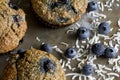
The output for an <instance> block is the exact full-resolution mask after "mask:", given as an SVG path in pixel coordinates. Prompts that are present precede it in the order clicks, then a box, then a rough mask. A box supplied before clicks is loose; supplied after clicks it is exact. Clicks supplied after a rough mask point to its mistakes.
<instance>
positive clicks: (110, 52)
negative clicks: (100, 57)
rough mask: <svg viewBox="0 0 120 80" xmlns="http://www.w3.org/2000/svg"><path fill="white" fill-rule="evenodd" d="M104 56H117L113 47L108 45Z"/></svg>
mask: <svg viewBox="0 0 120 80" xmlns="http://www.w3.org/2000/svg"><path fill="white" fill-rule="evenodd" d="M104 56H105V57H107V58H114V57H116V56H117V53H116V51H115V49H114V48H113V47H108V48H106V49H105V51H104Z"/></svg>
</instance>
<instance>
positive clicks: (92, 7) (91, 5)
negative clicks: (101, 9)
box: [87, 1, 98, 12]
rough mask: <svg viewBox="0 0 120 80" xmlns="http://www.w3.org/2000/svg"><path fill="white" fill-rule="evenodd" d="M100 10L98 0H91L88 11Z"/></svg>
mask: <svg viewBox="0 0 120 80" xmlns="http://www.w3.org/2000/svg"><path fill="white" fill-rule="evenodd" d="M96 10H98V5H97V2H94V1H91V2H89V3H88V7H87V12H90V11H96Z"/></svg>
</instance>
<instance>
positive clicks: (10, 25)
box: [0, 0, 27, 53]
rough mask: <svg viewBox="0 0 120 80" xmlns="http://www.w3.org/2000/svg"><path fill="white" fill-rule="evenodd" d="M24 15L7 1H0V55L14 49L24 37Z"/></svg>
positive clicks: (25, 27)
mask: <svg viewBox="0 0 120 80" xmlns="http://www.w3.org/2000/svg"><path fill="white" fill-rule="evenodd" d="M26 29H27V24H26V21H25V13H24V12H23V10H21V9H19V8H18V7H17V6H15V5H13V4H12V3H11V2H8V0H0V53H6V52H9V51H11V50H13V49H15V48H16V47H17V46H18V45H19V42H20V40H21V39H22V38H23V36H24V35H25V32H26Z"/></svg>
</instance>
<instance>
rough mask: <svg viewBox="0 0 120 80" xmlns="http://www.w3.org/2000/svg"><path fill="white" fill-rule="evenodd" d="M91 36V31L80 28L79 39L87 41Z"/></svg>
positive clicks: (78, 31)
mask: <svg viewBox="0 0 120 80" xmlns="http://www.w3.org/2000/svg"><path fill="white" fill-rule="evenodd" d="M89 36H90V31H89V29H87V28H86V27H80V28H79V29H78V30H77V37H78V38H79V39H80V40H85V39H87V38H88V37H89Z"/></svg>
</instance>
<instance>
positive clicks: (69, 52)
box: [64, 48, 77, 58]
mask: <svg viewBox="0 0 120 80" xmlns="http://www.w3.org/2000/svg"><path fill="white" fill-rule="evenodd" d="M64 55H65V57H67V58H74V57H75V56H76V55H77V52H76V50H75V49H74V48H68V49H67V50H66V51H65V53H64Z"/></svg>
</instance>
